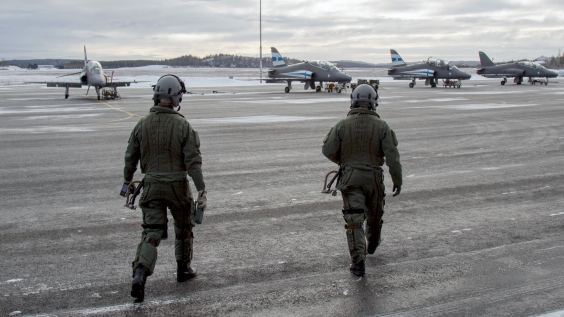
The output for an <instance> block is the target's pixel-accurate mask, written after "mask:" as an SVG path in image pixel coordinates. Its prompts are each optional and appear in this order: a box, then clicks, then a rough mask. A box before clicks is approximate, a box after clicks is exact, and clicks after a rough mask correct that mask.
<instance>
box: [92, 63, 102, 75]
mask: <svg viewBox="0 0 564 317" xmlns="http://www.w3.org/2000/svg"><path fill="white" fill-rule="evenodd" d="M91 64H92V66H90V73H92V74H101V73H102V65H100V63H98V62H91Z"/></svg>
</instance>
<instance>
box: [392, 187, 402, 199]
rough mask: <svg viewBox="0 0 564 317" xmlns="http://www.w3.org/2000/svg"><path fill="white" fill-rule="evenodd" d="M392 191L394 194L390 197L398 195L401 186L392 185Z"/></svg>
mask: <svg viewBox="0 0 564 317" xmlns="http://www.w3.org/2000/svg"><path fill="white" fill-rule="evenodd" d="M392 191H393V192H394V194H393V195H392V197H396V196H397V195H399V194H400V192H401V185H396V184H394V187H393V188H392Z"/></svg>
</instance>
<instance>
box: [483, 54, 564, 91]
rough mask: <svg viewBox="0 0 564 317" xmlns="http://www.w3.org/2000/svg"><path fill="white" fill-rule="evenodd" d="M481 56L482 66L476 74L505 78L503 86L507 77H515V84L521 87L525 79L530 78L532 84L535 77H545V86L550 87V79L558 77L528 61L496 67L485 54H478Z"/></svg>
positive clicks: (502, 81) (502, 82)
mask: <svg viewBox="0 0 564 317" xmlns="http://www.w3.org/2000/svg"><path fill="white" fill-rule="evenodd" d="M478 54H479V55H480V64H481V66H480V67H479V68H478V69H477V70H476V74H478V75H482V76H484V77H490V78H503V79H502V80H501V84H502V85H505V83H507V77H513V82H514V83H516V84H517V85H521V83H522V82H523V77H529V82H531V83H532V78H533V77H545V78H546V82H545V84H546V85H548V78H554V77H557V76H558V74H557V73H555V72H553V71H550V70H548V69H546V68H544V66H542V65H540V64H538V63H533V62H527V61H521V62H512V63H505V64H499V65H496V64H494V62H493V61H492V60H491V59H490V58H489V57H488V55H486V53H484V52H478Z"/></svg>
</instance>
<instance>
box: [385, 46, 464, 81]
mask: <svg viewBox="0 0 564 317" xmlns="http://www.w3.org/2000/svg"><path fill="white" fill-rule="evenodd" d="M390 55H391V56H392V68H390V69H388V76H392V77H394V79H411V83H409V88H413V86H415V80H416V79H425V86H428V85H431V87H436V86H437V82H438V79H449V80H451V79H456V80H458V82H457V83H455V86H456V87H458V88H460V86H461V85H462V81H461V80H462V79H470V75H468V74H467V73H465V72H463V71H461V70H459V69H458V68H457V67H456V66H451V65H449V64H448V63H449V62H447V61H444V60H442V59H438V58H434V57H429V58H428V59H427V61H426V62H423V63H417V64H412V65H407V64H406V63H405V62H404V61H403V59H402V58H401V56H400V55H399V54H398V52H397V51H396V50H390Z"/></svg>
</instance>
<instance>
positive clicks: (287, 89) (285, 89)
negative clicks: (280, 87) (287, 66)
mask: <svg viewBox="0 0 564 317" xmlns="http://www.w3.org/2000/svg"><path fill="white" fill-rule="evenodd" d="M287 82H288V86H286V87H285V88H284V92H285V93H289V92H290V90H292V81H291V80H287Z"/></svg>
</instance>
